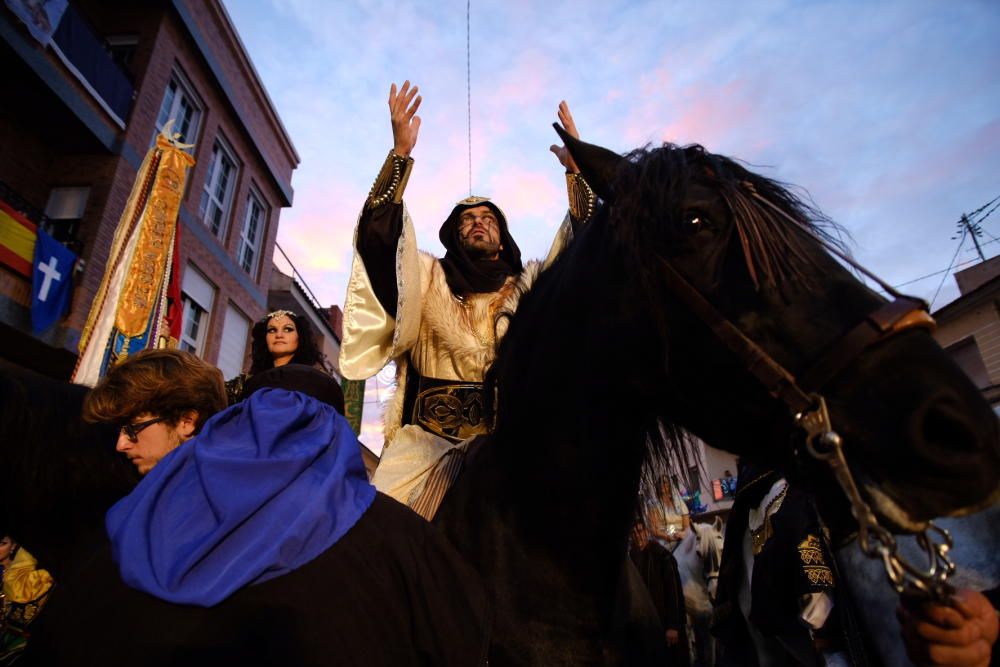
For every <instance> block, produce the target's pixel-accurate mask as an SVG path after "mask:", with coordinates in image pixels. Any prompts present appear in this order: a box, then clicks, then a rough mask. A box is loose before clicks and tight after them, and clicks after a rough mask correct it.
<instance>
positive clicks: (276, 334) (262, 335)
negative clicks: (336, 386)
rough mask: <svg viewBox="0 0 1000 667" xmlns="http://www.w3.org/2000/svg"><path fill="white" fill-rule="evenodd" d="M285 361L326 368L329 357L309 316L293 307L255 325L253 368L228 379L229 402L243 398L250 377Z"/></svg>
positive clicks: (276, 366)
mask: <svg viewBox="0 0 1000 667" xmlns="http://www.w3.org/2000/svg"><path fill="white" fill-rule="evenodd" d="M285 364H303V365H305V366H313V367H317V368H320V369H322V370H324V371H326V370H327V368H326V359H325V357H324V355H323V352H322V350H320V347H319V343H318V342H317V341H316V334H315V333H314V332H313V328H312V323H311V322H310V321H309V318H308V317H305V316H304V315H299V314H297V313H295V312H293V311H291V310H275V311H274V312H270V313H268V314H267V315H265V316H264V317H263V318H262V319H260V320H258V321H257V322H256V323H255V324H254V325H253V329H252V330H251V332H250V369H249V370H248V371H247V372H246V373H240V374H239V375H237V376H236V377H234V378H232V379H231V380H228V381H227V382H226V396H227V398H228V399H229V405H232V404H233V403H236V402H237V401H240V400H241V399H242V398H243V388H244V385H245V384H246V381H247V380H248V379H249V378H251V377H253V376H254V375H255V374H257V373H260V372H261V371H266V370H267V369H269V368H278V367H281V366H284V365H285Z"/></svg>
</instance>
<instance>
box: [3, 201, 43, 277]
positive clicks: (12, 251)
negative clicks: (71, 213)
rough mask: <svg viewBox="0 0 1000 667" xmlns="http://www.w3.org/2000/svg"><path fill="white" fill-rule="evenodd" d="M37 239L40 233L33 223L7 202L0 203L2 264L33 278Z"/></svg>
mask: <svg viewBox="0 0 1000 667" xmlns="http://www.w3.org/2000/svg"><path fill="white" fill-rule="evenodd" d="M37 237H38V231H37V228H36V227H35V225H34V224H33V223H31V222H29V221H28V219H27V218H25V217H24V216H23V215H21V214H20V213H18V212H17V211H15V210H14V209H13V208H12V207H11V206H10V205H9V204H7V202H5V201H0V262H2V263H4V264H6V265H7V266H9V267H10V268H12V269H14V270H15V271H17V272H18V273H20V274H21V275H23V276H25V277H26V278H31V267H32V264H33V262H34V259H35V239H36V238H37Z"/></svg>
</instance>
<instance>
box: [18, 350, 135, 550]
mask: <svg viewBox="0 0 1000 667" xmlns="http://www.w3.org/2000/svg"><path fill="white" fill-rule="evenodd" d="M86 392H87V388H86V387H82V386H79V385H74V384H69V383H66V382H59V381H57V380H52V379H49V378H46V377H43V376H41V375H37V374H35V373H32V372H30V371H25V370H23V369H19V368H16V367H14V366H9V365H6V364H4V365H2V366H0V525H3V526H5V527H6V528H7V529H8V530H9V531H10V533H11V534H12V535H13V536H14V538H15V540H17V541H19V542H21V543H23V544H25V545H26V546H27V547H28V549H29V550H30V551H32V552H33V553H34V555H35V556H37V557H38V558H39V560H42V561H43V562H44V561H45V560H46V557H49V556H56V557H58V556H59V555H62V553H63V552H64V550H65V548H67V547H70V546H71V545H72V541H73V540H74V539H75V537H76V535H77V533H78V531H80V530H85V529H90V528H93V527H94V526H101V525H103V516H104V512H105V511H106V510H107V508H108V507H110V506H111V504H113V503H114V502H115V501H116V500H118V498H120V497H122V496H123V495H125V494H127V493H128V492H129V491H130V490H131V489H132V488H133V487H134V486H135V484H136V482H137V475H136V472H135V470H134V469H133V467H132V465H131V464H129V463H128V461H126V460H125V459H124V458H123V457H122V456H120V455H119V454H118V453H117V452H116V451H115V439H116V437H117V432H116V429H115V428H114V427H113V426H110V425H106V424H87V423H85V422H83V421H82V419H81V418H80V413H81V408H82V405H83V397H84V396H85V394H86Z"/></svg>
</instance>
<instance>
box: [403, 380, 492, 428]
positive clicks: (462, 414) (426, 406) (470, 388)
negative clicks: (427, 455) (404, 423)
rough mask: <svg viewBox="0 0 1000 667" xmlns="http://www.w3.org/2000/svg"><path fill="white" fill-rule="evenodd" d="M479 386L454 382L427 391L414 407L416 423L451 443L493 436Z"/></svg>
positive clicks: (422, 392)
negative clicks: (490, 434) (476, 437)
mask: <svg viewBox="0 0 1000 667" xmlns="http://www.w3.org/2000/svg"><path fill="white" fill-rule="evenodd" d="M490 421H491V420H490V419H489V417H488V416H487V415H486V408H485V405H484V403H483V385H482V383H479V382H455V383H451V384H441V385H437V386H433V387H430V388H428V389H424V390H423V391H421V392H420V393H418V394H417V398H416V401H415V402H414V405H413V423H415V424H419V425H420V426H422V427H423V428H424V429H426V430H428V431H430V432H431V433H435V434H437V435H439V436H441V437H442V438H445V439H446V440H450V441H451V442H462V441H463V440H465V439H467V438H470V437H472V436H474V435H486V434H488V433H489V432H490V426H491V424H490Z"/></svg>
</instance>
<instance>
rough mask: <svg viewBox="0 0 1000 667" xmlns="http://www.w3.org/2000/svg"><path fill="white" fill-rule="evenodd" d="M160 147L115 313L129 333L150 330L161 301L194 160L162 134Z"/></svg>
mask: <svg viewBox="0 0 1000 667" xmlns="http://www.w3.org/2000/svg"><path fill="white" fill-rule="evenodd" d="M156 148H157V149H158V150H160V151H162V153H161V156H160V160H159V165H157V169H156V175H155V177H154V179H153V184H152V187H151V189H150V192H149V197H148V200H147V203H146V208H145V210H144V211H143V214H142V220H141V221H140V223H139V238H138V240H137V243H136V248H135V253H134V254H133V255H132V261H131V263H130V265H129V267H128V273H126V275H125V282H124V284H123V285H122V291H121V294H120V296H119V299H118V308H117V309H116V314H115V328H117V329H118V330H119V331H120V332H121V333H122V334H124V335H125V336H129V337H135V336H140V335H142V334H143V333H145V332H146V328H147V327H148V326H149V320H150V316H151V315H152V312H153V309H154V308H156V306H157V305H158V304H159V302H160V297H161V292H162V291H163V289H164V281H165V280H166V274H167V268H168V267H167V263H168V262H169V260H170V249H171V245H172V243H173V239H174V229H175V227H176V225H177V213H178V211H179V210H180V204H181V196H182V195H183V194H184V181H185V180H186V179H187V170H188V169H189V168H190V167H191V166H192V165H193V164H194V158H192V157H191V156H190V155H188V154H187V153H185V152H184V151H182V150H180V149H177V148H174V146H172V145H171V144H170V142H169V141H168V140H167V139H165V138H164V137H163V136H162V135H161V136H158V137H157V138H156Z"/></svg>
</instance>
